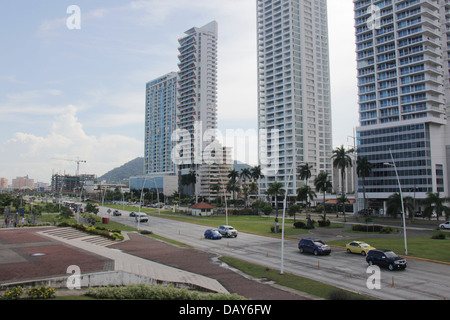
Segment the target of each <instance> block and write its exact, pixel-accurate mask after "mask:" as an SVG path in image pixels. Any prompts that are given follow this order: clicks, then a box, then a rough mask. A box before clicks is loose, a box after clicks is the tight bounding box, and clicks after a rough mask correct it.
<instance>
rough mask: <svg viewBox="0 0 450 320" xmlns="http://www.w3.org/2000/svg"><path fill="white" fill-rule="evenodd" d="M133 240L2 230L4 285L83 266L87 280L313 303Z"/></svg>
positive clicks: (204, 259)
mask: <svg viewBox="0 0 450 320" xmlns="http://www.w3.org/2000/svg"><path fill="white" fill-rule="evenodd" d="M128 236H129V237H128V240H127V241H123V242H120V243H117V242H111V241H109V242H105V241H104V240H102V239H98V238H100V237H98V236H89V235H87V236H86V234H84V233H82V232H79V231H77V232H74V231H73V230H71V228H69V229H66V230H64V229H63V228H15V229H0V245H1V246H0V285H1V284H2V283H3V284H5V283H11V282H20V281H27V280H31V279H44V278H50V277H57V276H59V277H62V276H68V274H67V273H66V272H67V267H68V266H70V265H77V266H79V267H80V269H81V271H82V273H83V274H85V273H96V272H105V271H124V272H128V273H132V274H136V275H141V276H144V277H150V278H153V279H158V280H161V281H167V282H177V283H186V284H194V285H196V286H199V287H202V288H205V289H207V290H211V291H215V292H224V293H227V292H228V293H236V294H239V295H242V296H244V297H246V298H249V299H254V300H305V299H310V297H309V296H307V295H302V296H300V295H299V293H298V292H295V293H293V292H288V291H286V290H283V289H280V288H277V287H274V286H273V285H270V284H267V283H261V282H260V281H255V280H252V279H250V278H248V277H245V276H244V275H241V274H238V273H236V272H234V271H232V270H231V269H229V268H224V267H223V266H221V265H220V264H219V263H218V262H217V259H216V258H217V257H215V256H213V255H211V254H207V253H204V252H201V251H199V250H196V249H185V248H179V247H176V246H173V245H170V244H167V243H164V242H162V241H158V240H154V239H152V238H149V237H147V236H144V235H140V234H137V233H129V234H128Z"/></svg>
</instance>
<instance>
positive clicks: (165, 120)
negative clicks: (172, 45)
mask: <svg viewBox="0 0 450 320" xmlns="http://www.w3.org/2000/svg"><path fill="white" fill-rule="evenodd" d="M176 106H177V73H176V72H172V73H169V74H166V75H164V76H162V77H160V78H158V79H155V80H153V81H150V82H148V83H147V85H146V108H145V153H144V154H145V157H144V174H156V173H161V174H175V173H176V168H175V165H174V162H173V161H172V149H173V147H174V142H173V141H172V134H173V132H174V131H175V129H176Z"/></svg>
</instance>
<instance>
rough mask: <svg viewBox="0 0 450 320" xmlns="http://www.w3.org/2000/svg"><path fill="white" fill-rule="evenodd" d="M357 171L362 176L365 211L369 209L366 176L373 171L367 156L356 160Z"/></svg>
mask: <svg viewBox="0 0 450 320" xmlns="http://www.w3.org/2000/svg"><path fill="white" fill-rule="evenodd" d="M356 173H357V174H358V177H360V178H362V185H363V198H364V211H365V210H366V209H367V204H366V178H367V177H368V176H370V174H371V173H372V164H371V163H370V162H369V160H367V158H366V157H363V158H358V160H357V161H356Z"/></svg>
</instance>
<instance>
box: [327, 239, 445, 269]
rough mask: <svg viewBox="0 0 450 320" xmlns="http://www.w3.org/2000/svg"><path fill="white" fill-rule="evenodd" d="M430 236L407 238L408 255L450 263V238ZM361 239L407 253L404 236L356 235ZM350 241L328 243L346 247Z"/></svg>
mask: <svg viewBox="0 0 450 320" xmlns="http://www.w3.org/2000/svg"><path fill="white" fill-rule="evenodd" d="M431 236H432V233H431V232H430V236H429V237H417V238H407V245H408V256H411V257H416V258H423V259H430V260H436V261H442V262H448V263H450V239H449V238H448V237H447V238H446V239H445V240H438V239H431ZM355 238H357V240H359V241H364V242H367V243H369V244H370V245H372V246H374V247H375V248H379V249H389V250H392V251H394V252H395V253H397V254H398V255H404V254H405V245H404V241H403V237H398V238H383V237H380V238H364V235H362V234H361V237H355ZM347 242H348V241H343V240H337V241H329V242H328V244H331V245H337V246H342V247H345V245H346V244H347Z"/></svg>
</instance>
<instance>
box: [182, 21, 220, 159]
mask: <svg viewBox="0 0 450 320" xmlns="http://www.w3.org/2000/svg"><path fill="white" fill-rule="evenodd" d="M217 38H218V27H217V22H216V21H212V22H210V23H209V24H207V25H205V26H203V27H201V28H196V27H194V28H191V29H189V30H188V31H186V32H185V36H184V37H183V38H181V39H179V40H178V42H179V44H180V46H179V48H178V50H179V56H178V58H179V64H178V67H179V72H178V105H177V128H178V129H181V130H186V131H187V132H189V133H190V135H191V146H190V148H187V149H186V150H188V153H189V154H190V156H189V155H186V154H184V155H183V158H185V159H186V160H187V163H186V161H185V163H184V164H183V165H182V166H181V168H188V167H192V166H193V165H196V164H200V163H201V162H202V159H201V154H202V151H203V148H204V146H205V143H206V142H207V141H201V140H203V135H204V134H205V133H207V131H208V130H209V129H212V130H214V129H217ZM194 134H195V135H196V137H197V138H202V139H197V141H196V142H195V139H194ZM206 140H207V139H206Z"/></svg>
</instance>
